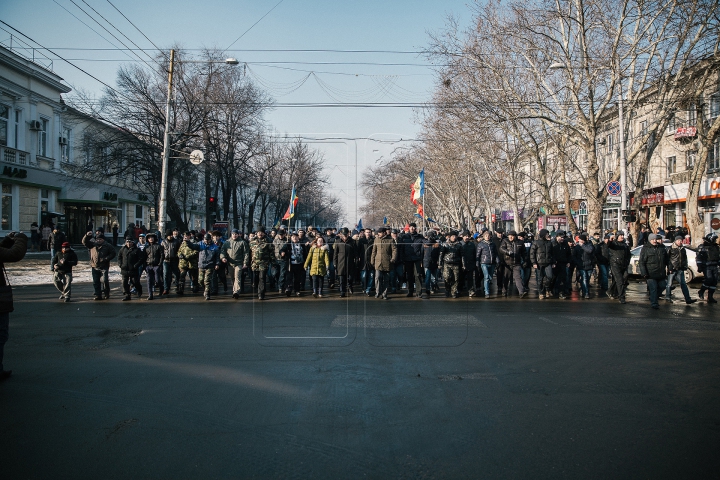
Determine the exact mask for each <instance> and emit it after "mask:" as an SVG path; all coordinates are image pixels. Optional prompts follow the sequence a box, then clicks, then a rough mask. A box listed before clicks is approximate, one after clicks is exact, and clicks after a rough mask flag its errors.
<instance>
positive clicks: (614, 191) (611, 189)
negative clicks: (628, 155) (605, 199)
mask: <svg viewBox="0 0 720 480" xmlns="http://www.w3.org/2000/svg"><path fill="white" fill-rule="evenodd" d="M606 189H607V192H608V195H612V196H613V197H615V196H618V195H620V193H622V187H621V186H620V182H618V181H615V180H613V181H612V182H608V184H607V187H606Z"/></svg>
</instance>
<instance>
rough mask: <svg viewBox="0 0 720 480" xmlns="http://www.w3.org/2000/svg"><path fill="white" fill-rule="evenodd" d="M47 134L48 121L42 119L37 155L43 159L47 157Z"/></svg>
mask: <svg viewBox="0 0 720 480" xmlns="http://www.w3.org/2000/svg"><path fill="white" fill-rule="evenodd" d="M47 132H48V119H47V118H41V119H40V130H38V151H37V154H38V155H40V156H41V157H47Z"/></svg>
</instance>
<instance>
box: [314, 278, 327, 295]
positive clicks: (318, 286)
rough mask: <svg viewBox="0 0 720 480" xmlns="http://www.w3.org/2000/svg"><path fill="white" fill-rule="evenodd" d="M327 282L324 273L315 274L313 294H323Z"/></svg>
mask: <svg viewBox="0 0 720 480" xmlns="http://www.w3.org/2000/svg"><path fill="white" fill-rule="evenodd" d="M324 283H325V277H323V276H322V275H313V276H312V287H313V294H315V293H316V294H318V295H322V294H323V284H324Z"/></svg>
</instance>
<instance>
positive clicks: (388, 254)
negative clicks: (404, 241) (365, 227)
mask: <svg viewBox="0 0 720 480" xmlns="http://www.w3.org/2000/svg"><path fill="white" fill-rule="evenodd" d="M397 261H398V248H397V245H396V244H395V240H393V239H392V238H390V237H389V236H388V237H382V238H376V239H375V242H374V243H373V247H372V254H371V256H370V264H371V265H372V266H373V268H374V269H375V270H380V271H381V272H389V271H390V270H392V267H393V265H394V264H396V263H397Z"/></svg>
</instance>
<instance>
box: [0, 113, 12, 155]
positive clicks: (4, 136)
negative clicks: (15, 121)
mask: <svg viewBox="0 0 720 480" xmlns="http://www.w3.org/2000/svg"><path fill="white" fill-rule="evenodd" d="M9 113H10V109H9V108H8V107H7V105H2V104H0V145H2V146H7V142H8V115H9Z"/></svg>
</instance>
